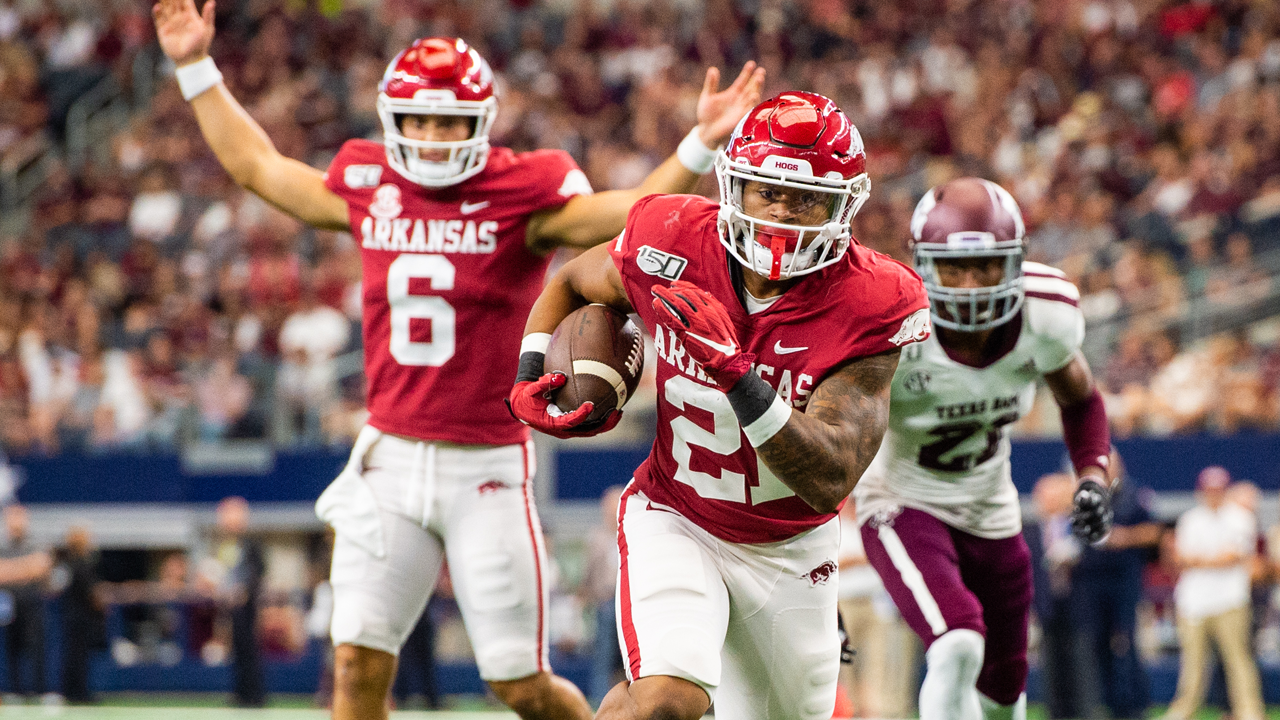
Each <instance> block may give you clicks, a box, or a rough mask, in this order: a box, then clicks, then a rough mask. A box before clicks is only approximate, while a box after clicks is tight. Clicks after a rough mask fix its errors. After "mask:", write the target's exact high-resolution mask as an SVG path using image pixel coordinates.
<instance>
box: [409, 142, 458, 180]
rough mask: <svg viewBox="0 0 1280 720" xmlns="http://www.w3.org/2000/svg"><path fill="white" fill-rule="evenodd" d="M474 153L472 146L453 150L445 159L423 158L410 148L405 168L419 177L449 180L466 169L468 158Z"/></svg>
mask: <svg viewBox="0 0 1280 720" xmlns="http://www.w3.org/2000/svg"><path fill="white" fill-rule="evenodd" d="M471 153H472V149H471V148H467V149H466V150H462V151H457V150H455V151H453V152H451V153H450V158H449V159H448V160H444V161H435V160H423V159H422V158H420V157H417V156H416V154H415V153H414V152H413V151H412V150H410V151H409V152H408V153H406V157H405V159H404V165H405V168H407V169H408V170H409V172H410V173H413V174H414V175H415V176H417V177H419V178H424V179H428V180H448V179H450V178H454V177H457V176H459V175H461V174H462V173H463V171H465V170H466V167H467V160H468V159H470V157H471Z"/></svg>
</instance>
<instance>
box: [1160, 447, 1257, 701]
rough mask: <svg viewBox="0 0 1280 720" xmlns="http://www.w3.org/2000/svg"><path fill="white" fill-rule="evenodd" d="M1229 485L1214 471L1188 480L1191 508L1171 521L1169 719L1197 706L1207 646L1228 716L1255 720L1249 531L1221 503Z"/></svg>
mask: <svg viewBox="0 0 1280 720" xmlns="http://www.w3.org/2000/svg"><path fill="white" fill-rule="evenodd" d="M1230 481H1231V476H1230V475H1229V474H1228V473H1227V471H1226V470H1224V469H1222V468H1220V467H1208V468H1205V469H1204V470H1202V471H1201V472H1200V475H1199V477H1198V478H1197V480H1196V501H1197V504H1196V506H1195V507H1194V508H1192V509H1190V510H1188V511H1187V512H1185V513H1183V515H1182V517H1180V518H1179V519H1178V529H1177V552H1178V563H1179V565H1180V566H1181V567H1182V574H1181V576H1180V577H1179V578H1178V586H1177V589H1176V602H1177V609H1178V639H1179V641H1180V642H1181V644H1182V658H1181V661H1180V664H1179V672H1178V692H1177V696H1176V697H1174V699H1173V702H1172V703H1171V704H1170V705H1169V711H1168V715H1167V716H1166V717H1169V718H1178V719H1179V720H1186V719H1187V718H1191V717H1193V716H1194V715H1195V714H1196V711H1197V710H1199V708H1200V705H1201V703H1203V702H1204V696H1205V692H1206V691H1207V690H1208V682H1207V680H1208V678H1207V677H1206V675H1205V667H1206V666H1207V664H1208V650H1209V647H1208V646H1209V642H1210V640H1212V642H1213V644H1214V646H1215V647H1216V648H1217V651H1218V656H1219V657H1220V658H1221V660H1222V664H1223V669H1224V670H1225V672H1226V675H1227V686H1228V691H1229V693H1230V696H1231V712H1232V715H1233V716H1234V717H1235V718H1237V719H1238V720H1261V718H1262V717H1263V705H1262V689H1261V686H1260V684H1259V680H1258V666H1257V662H1256V660H1255V659H1254V657H1253V654H1252V652H1251V650H1250V642H1249V631H1250V608H1249V567H1250V564H1251V562H1252V558H1253V556H1254V553H1255V551H1256V537H1257V529H1256V526H1255V522H1254V519H1253V516H1252V515H1250V514H1249V512H1248V511H1246V510H1245V509H1243V508H1241V507H1239V506H1238V505H1235V504H1232V503H1228V502H1226V492H1227V485H1228V484H1229V483H1230Z"/></svg>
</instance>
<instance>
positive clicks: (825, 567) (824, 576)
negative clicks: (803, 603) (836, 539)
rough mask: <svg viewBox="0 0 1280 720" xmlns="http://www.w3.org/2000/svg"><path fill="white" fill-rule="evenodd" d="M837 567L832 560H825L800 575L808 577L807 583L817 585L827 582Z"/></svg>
mask: <svg viewBox="0 0 1280 720" xmlns="http://www.w3.org/2000/svg"><path fill="white" fill-rule="evenodd" d="M838 569H839V568H838V566H837V565H836V564H835V563H834V562H832V561H830V560H827V561H825V562H823V563H822V564H821V565H819V566H818V567H816V568H814V569H812V570H810V571H809V572H807V573H805V574H804V575H802V576H801V577H807V578H809V584H810V585H812V586H814V587H817V586H819V585H826V584H827V582H829V581H830V580H831V578H832V577H833V576H835V574H836V571H837V570H838Z"/></svg>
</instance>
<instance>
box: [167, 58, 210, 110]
mask: <svg viewBox="0 0 1280 720" xmlns="http://www.w3.org/2000/svg"><path fill="white" fill-rule="evenodd" d="M173 77H174V78H175V79H176V80H177V81H178V89H179V90H181V91H182V99H183V100H186V101H187V102H191V100H192V99H193V98H195V97H196V96H197V95H200V94H202V93H204V91H206V90H208V89H209V88H212V87H213V86H214V85H217V84H218V83H220V82H222V73H221V72H218V66H217V65H214V64H213V58H211V57H209V56H208V55H206V56H204V58H203V59H201V60H198V61H196V62H193V63H191V64H190V65H183V66H182V67H180V68H177V69H175V70H174V71H173Z"/></svg>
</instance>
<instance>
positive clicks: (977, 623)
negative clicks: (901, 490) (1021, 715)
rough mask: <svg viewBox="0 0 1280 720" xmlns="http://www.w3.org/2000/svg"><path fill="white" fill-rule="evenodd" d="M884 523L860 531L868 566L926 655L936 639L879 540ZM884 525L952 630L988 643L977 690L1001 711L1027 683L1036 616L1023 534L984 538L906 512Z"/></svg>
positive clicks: (872, 522) (920, 513) (917, 512)
mask: <svg viewBox="0 0 1280 720" xmlns="http://www.w3.org/2000/svg"><path fill="white" fill-rule="evenodd" d="M880 524H881V523H880V522H879V521H878V520H877V518H872V519H871V520H869V521H867V523H866V524H864V525H863V526H862V541H863V545H864V546H865V547H866V552H867V560H869V561H870V563H871V565H872V566H873V567H874V568H875V569H876V572H877V573H879V575H880V578H881V579H882V580H883V581H884V586H885V589H886V590H887V591H888V592H889V595H890V596H891V597H892V598H893V602H894V604H895V605H897V606H898V611H899V612H900V613H902V618H903V620H905V621H906V623H907V624H908V625H910V626H911V629H912V630H914V631H915V633H916V634H917V635H919V636H920V639H921V640H923V641H924V645H925V647H926V648H927V647H929V645H931V644H932V643H933V641H934V640H936V639H937V636H936V635H934V634H933V630H932V629H931V628H930V627H929V623H928V621H926V620H925V617H924V613H923V612H921V610H920V607H919V606H918V605H917V604H916V600H915V596H914V595H913V594H912V592H911V589H910V588H908V587H907V585H906V583H905V582H903V579H902V574H901V572H900V571H899V569H898V568H897V567H895V566H894V564H893V560H892V559H891V558H890V557H889V553H888V551H887V550H886V549H885V546H884V543H882V542H881V541H880V535H879V526H880ZM886 524H888V525H889V526H890V527H892V528H893V531H894V533H895V534H897V536H898V538H899V540H901V541H902V545H903V547H904V548H906V551H907V555H908V556H909V557H910V558H911V561H912V563H913V564H914V565H915V567H916V569H918V570H919V571H920V574H921V575H922V576H923V578H924V583H925V586H926V587H927V588H928V591H929V594H930V595H932V596H933V599H934V601H935V602H936V603H937V604H938V609H939V610H940V611H941V612H942V617H943V619H944V620H945V621H946V624H947V630H957V629H961V628H964V629H969V630H974V631H976V632H978V633H981V634H982V635H983V636H984V637H985V638H986V651H985V653H984V657H983V664H982V672H981V673H980V674H979V675H978V690H979V691H980V692H981V693H983V694H984V695H986V696H987V697H989V698H991V699H992V700H994V701H996V702H998V703H1000V704H1002V705H1010V704H1012V703H1014V702H1015V701H1016V700H1017V699H1018V696H1019V695H1020V694H1021V693H1022V691H1023V690H1024V689H1025V688H1026V683H1027V622H1028V620H1029V618H1030V612H1031V554H1030V552H1028V550H1027V544H1026V542H1025V541H1024V540H1023V539H1022V535H1014V536H1013V537H1008V538H1000V539H998V540H991V539H987V538H980V537H978V536H976V535H971V534H969V533H966V532H962V531H960V530H957V529H955V528H953V527H950V526H949V525H947V524H946V523H944V522H942V521H941V520H939V519H937V518H935V517H933V516H932V515H930V514H928V513H926V512H924V511H921V510H916V509H913V508H904V509H903V510H902V512H901V513H900V514H899V515H897V516H896V517H894V518H892V519H890V520H888V521H887V523H886Z"/></svg>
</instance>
